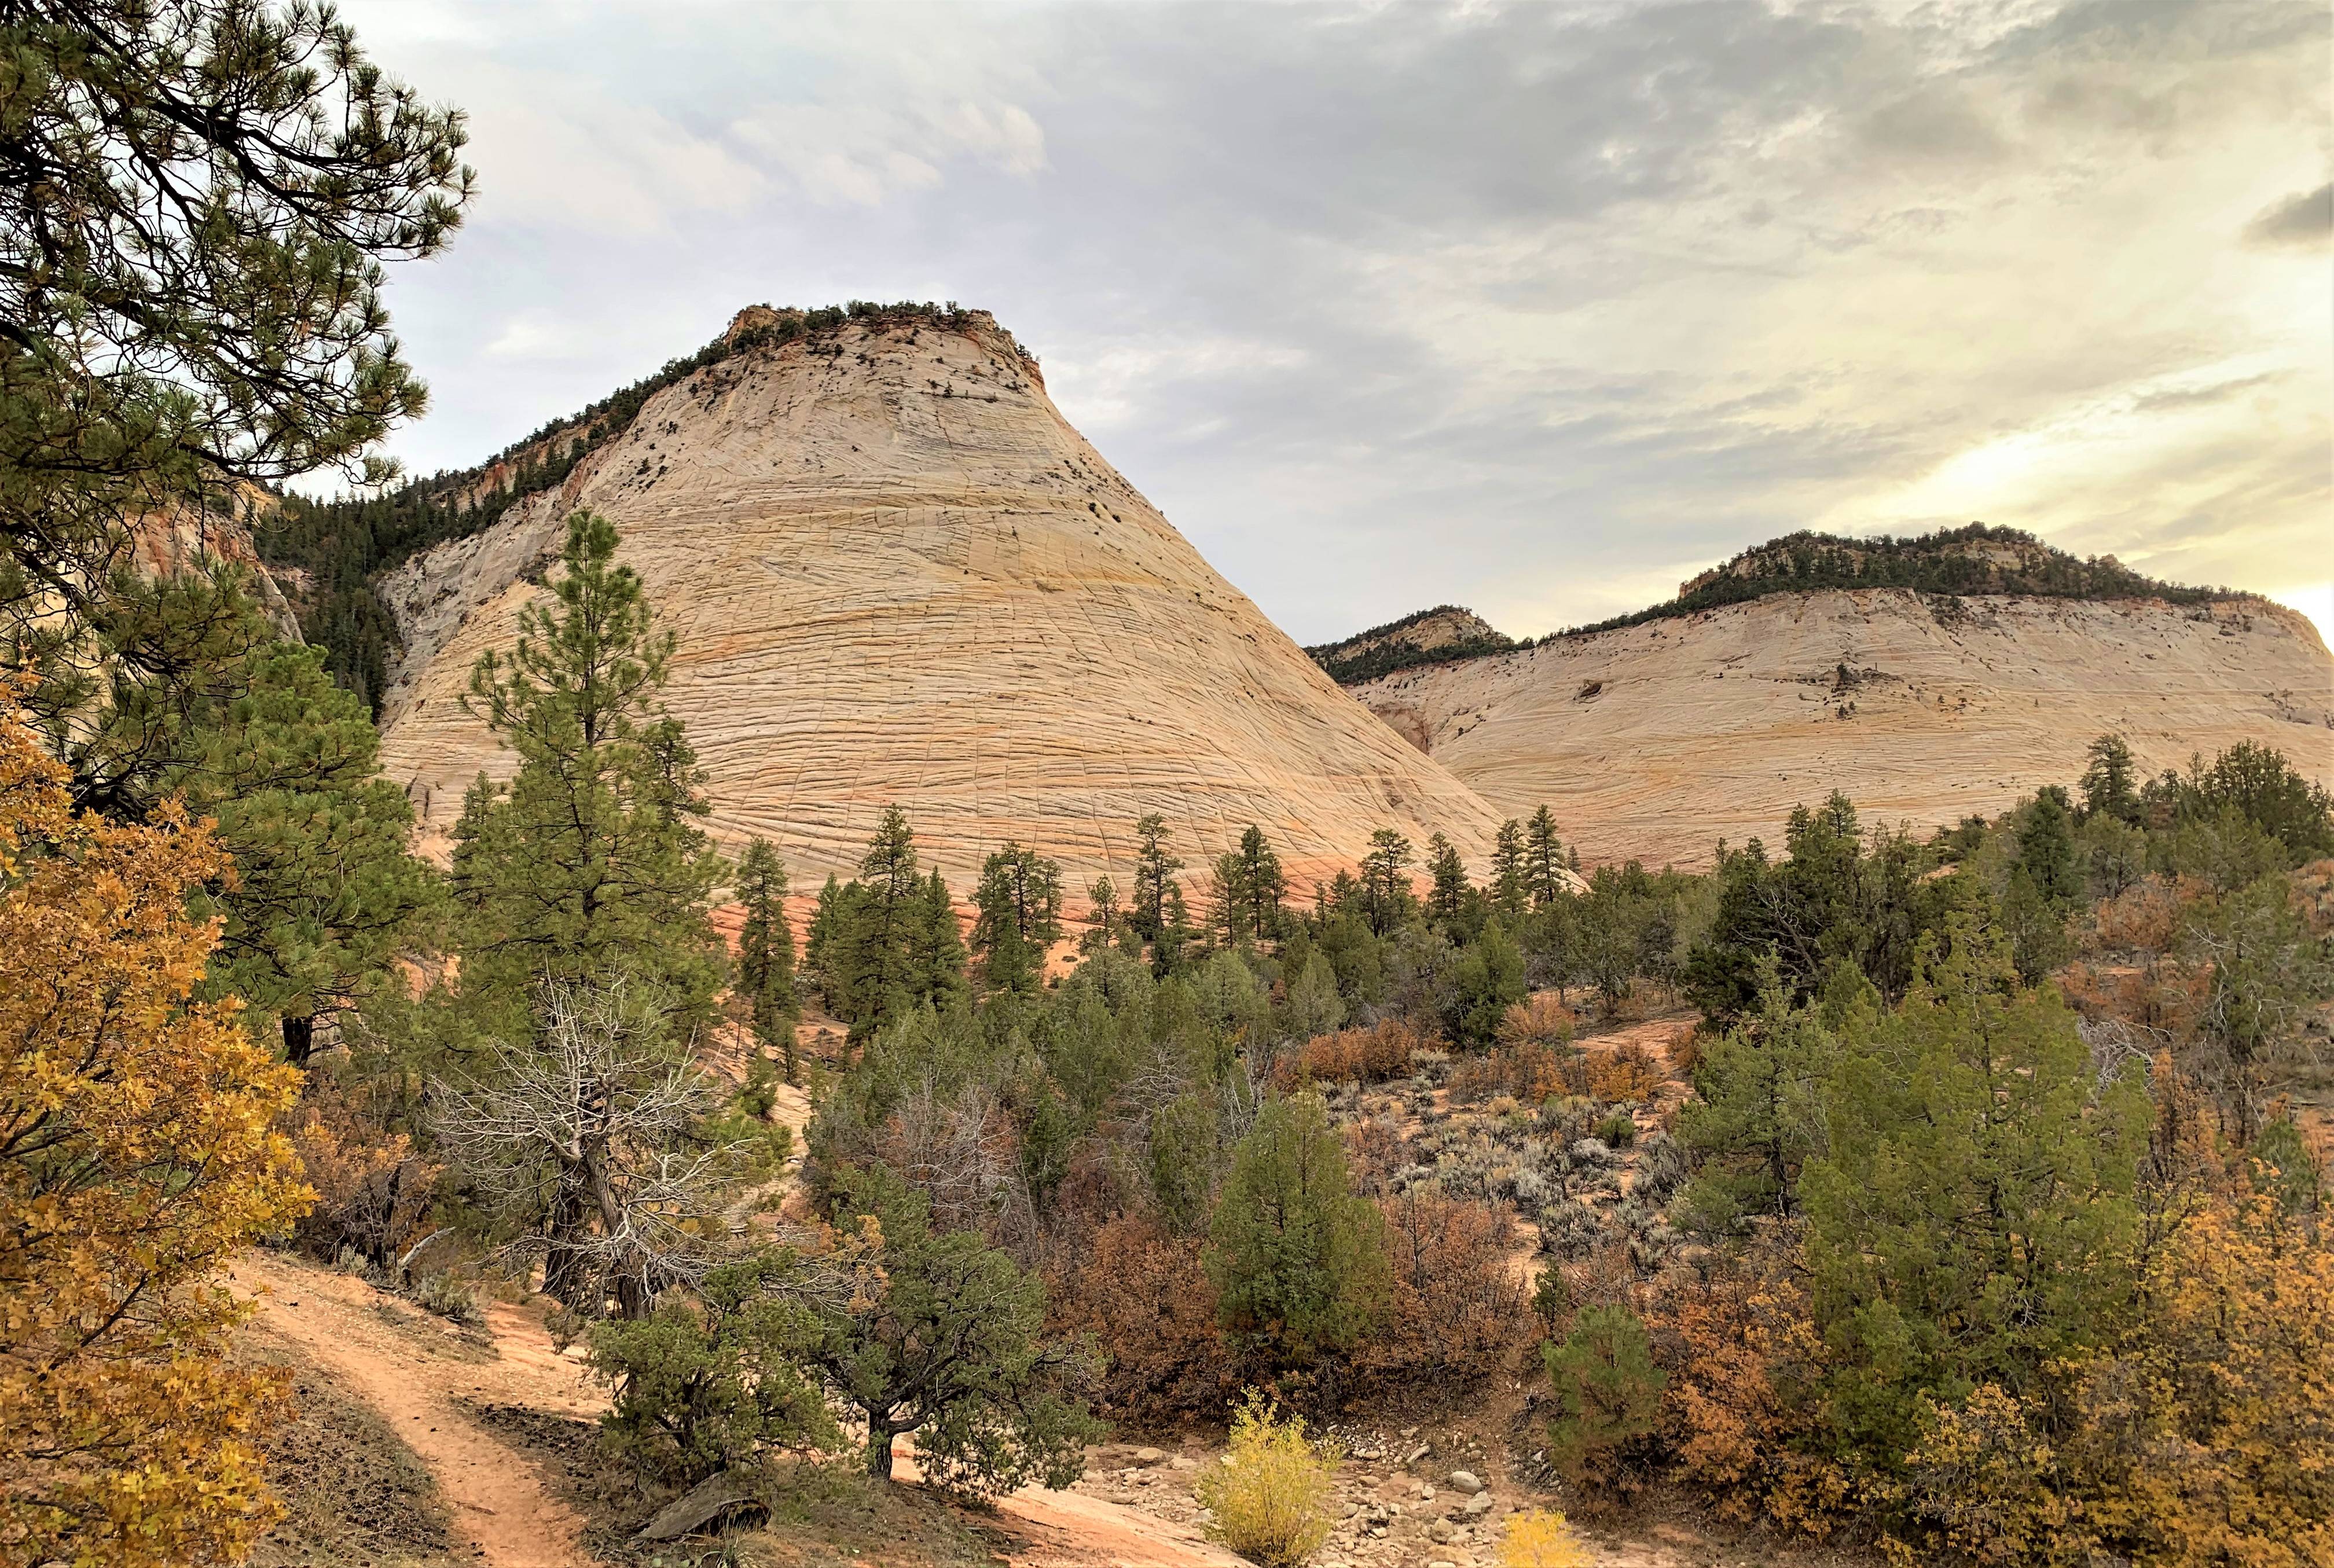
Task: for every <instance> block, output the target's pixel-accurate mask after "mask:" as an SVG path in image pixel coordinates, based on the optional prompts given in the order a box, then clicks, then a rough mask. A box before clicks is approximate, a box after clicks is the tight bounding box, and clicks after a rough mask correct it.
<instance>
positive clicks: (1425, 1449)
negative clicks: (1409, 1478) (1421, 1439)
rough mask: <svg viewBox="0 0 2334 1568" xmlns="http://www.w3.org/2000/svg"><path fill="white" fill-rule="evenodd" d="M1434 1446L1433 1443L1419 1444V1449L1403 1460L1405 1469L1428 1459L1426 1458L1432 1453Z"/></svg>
mask: <svg viewBox="0 0 2334 1568" xmlns="http://www.w3.org/2000/svg"><path fill="white" fill-rule="evenodd" d="M1433 1448H1434V1445H1433V1444H1432V1443H1421V1444H1419V1445H1418V1447H1416V1448H1413V1449H1412V1450H1411V1451H1410V1456H1409V1457H1407V1458H1405V1459H1403V1462H1402V1463H1403V1468H1404V1469H1408V1468H1409V1467H1411V1466H1413V1465H1415V1464H1417V1463H1418V1462H1419V1461H1420V1460H1421V1459H1423V1458H1424V1457H1426V1456H1427V1455H1428V1454H1429V1453H1430V1452H1431V1451H1432V1449H1433Z"/></svg>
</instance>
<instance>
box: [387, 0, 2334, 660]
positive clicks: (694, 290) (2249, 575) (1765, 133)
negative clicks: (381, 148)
mask: <svg viewBox="0 0 2334 1568" xmlns="http://www.w3.org/2000/svg"><path fill="white" fill-rule="evenodd" d="M342 14H343V15H344V16H345V17H346V19H347V20H349V21H350V22H351V23H352V24H354V26H355V27H356V29H357V33H358V36H359V38H360V41H361V42H362V43H363V44H364V46H365V47H366V48H367V49H368V50H369V51H370V53H371V54H372V56H373V57H374V58H375V59H376V60H377V61H379V62H380V63H381V64H382V65H384V66H385V67H386V68H387V69H389V70H390V71H391V72H393V73H395V74H397V75H399V76H401V77H403V78H404V79H405V80H406V81H408V82H410V83H411V84H412V85H413V86H414V87H416V88H417V89H419V90H420V92H421V93H422V94H423V95H424V96H425V97H428V98H429V99H432V100H434V101H440V102H452V103H455V104H458V105H460V106H462V107H463V108H464V109H465V110H466V111H468V116H469V123H470V130H471V134H472V140H471V145H470V147H469V149H468V159H469V161H470V162H471V164H472V165H473V166H474V167H475V168H476V169H477V180H478V194H477V198H476V200H475V202H474V204H473V205H472V207H470V208H469V211H468V220H467V222H466V224H465V226H464V227H463V229H462V231H461V233H460V234H459V235H458V236H457V238H456V240H455V243H454V244H453V245H452V246H451V247H450V248H449V249H448V250H447V251H446V252H445V253H444V254H442V255H439V256H438V257H435V258H432V259H431V260H429V261H427V262H421V263H414V264H409V265H401V266H398V267H395V268H393V269H392V271H391V284H390V288H389V304H390V308H391V313H392V314H393V316H394V318H395V322H396V325H397V329H398V331H399V333H400V336H401V338H402V340H403V341H404V343H405V345H406V350H407V353H408V357H409V358H410V360H411V361H413V363H414V364H415V365H416V367H417V368H418V369H419V370H420V372H421V373H422V375H423V376H424V377H425V379H427V380H429V383H430V386H431V390H432V407H431V411H430V413H429V415H428V417H427V418H424V419H422V420H421V421H420V422H418V423H416V424H414V425H412V426H410V427H409V428H405V429H404V430H402V431H400V433H399V435H398V436H397V438H395V439H394V440H393V442H392V444H391V451H392V452H393V453H394V454H395V455H397V456H399V457H402V458H403V459H404V461H405V463H406V465H407V467H408V469H409V471H411V472H415V473H429V472H431V471H434V470H436V469H439V468H450V467H465V466H467V465H468V464H470V463H473V462H475V461H477V459H479V458H480V457H484V456H486V455H487V453H489V452H491V451H493V450H495V449H497V448H498V447H502V446H504V445H506V443H508V442H509V441H511V440H513V439H516V438H518V437H520V436H523V435H525V434H526V433H527V432H529V431H531V430H533V429H535V428H536V427H538V426H540V425H542V424H544V423H545V422H546V421H547V420H549V419H551V418H555V417H556V416H558V415H561V414H564V413H566V412H568V411H571V410H573V409H576V408H579V407H581V406H583V405H584V404H586V403H588V402H591V401H593V399H597V398H599V397H601V396H603V394H605V393H606V392H608V391H610V390H612V389H614V388H615V387H617V386H619V385H621V384H622V383H624V382H628V381H631V380H635V379H637V378H638V377H640V376H641V375H643V374H646V373H648V372H649V371H651V370H654V369H655V368H656V367H657V366H658V365H660V364H661V363H662V362H663V361H665V360H667V359H670V358H672V357H675V356H678V355H680V354H685V353H688V352H690V351H694V350H695V349H696V348H698V347H699V345H701V344H703V343H704V342H706V341H709V340H710V339H712V338H713V337H715V336H716V335H718V334H719V332H720V331H721V330H722V328H723V327H724V325H725V324H726V323H727V322H728V319H729V317H730V315H731V314H732V313H734V312H735V311H736V310H737V309H738V307H740V306H743V305H746V304H748V303H774V304H781V305H784V304H796V305H804V306H809V305H817V304H825V303H838V302H841V301H844V300H848V299H854V298H862V299H879V300H893V299H929V300H935V301H947V300H954V301H958V302H960V303H963V304H965V305H968V306H977V307H979V308H982V309H986V310H989V311H992V312H994V313H996V315H997V317H998V321H999V322H1002V323H1003V324H1004V325H1005V326H1006V327H1008V329H1010V330H1011V331H1012V332H1014V334H1015V335H1016V336H1017V337H1018V338H1019V339H1020V341H1022V342H1023V343H1025V344H1027V346H1028V347H1029V348H1030V349H1031V350H1033V351H1035V352H1036V353H1037V356H1038V358H1039V360H1040V361H1041V362H1042V363H1043V366H1044V369H1045V374H1046V386H1047V389H1048V390H1049V391H1050V392H1051V393H1052V395H1053V398H1054V399H1055V401H1056V404H1057V405H1058V406H1059V407H1060V408H1061V409H1062V411H1063V413H1064V414H1065V415H1066V417H1067V418H1069V419H1070V421H1071V422H1072V423H1073V424H1075V426H1077V427H1078V428H1079V429H1080V430H1081V431H1083V432H1084V433H1085V435H1086V437H1087V438H1089V439H1091V440H1092V441H1093V442H1094V443H1095V446H1096V447H1099V448H1100V449H1101V450H1102V452H1103V454H1104V457H1107V458H1108V459H1109V460H1110V461H1111V462H1112V463H1113V464H1114V465H1115V466H1116V467H1118V468H1119V470H1120V471H1121V472H1123V473H1124V474H1125V475H1126V476H1127V477H1128V479H1129V480H1130V481H1131V482H1133V484H1134V485H1135V486H1136V487H1137V488H1139V489H1141V490H1142V491H1143V493H1144V494H1145V495H1148V496H1149V497H1150V498H1151V500H1152V501H1153V503H1154V504H1156V505H1158V506H1159V507H1160V508H1161V509H1162V511H1164V512H1165V513H1166V515H1167V516H1168V517H1169V519H1170V520H1171V521H1172V522H1173V523H1174V524H1176V525H1177V527H1178V528H1180V529H1181V531H1182V533H1183V534H1184V535H1185V536H1186V537H1188V538H1189V539H1191V541H1192V543H1193V544H1196V545H1197V546H1198V547H1199V548H1200V550H1201V553H1204V554H1205V555H1206V556H1207V557H1208V558H1209V560H1210V562H1211V563H1213V564H1214V565H1215V566H1216V567H1217V569H1218V570H1219V571H1220V572H1223V573H1224V575H1225V576H1227V577H1229V578H1230V580H1231V581H1232V582H1234V583H1235V584H1237V585H1238V586H1239V588H1241V589H1242V590H1243V591H1245V592H1247V593H1248V594H1249V596H1250V597H1251V598H1252V599H1254V600H1256V601H1257V602H1258V603H1259V604H1260V605H1261V606H1262V607H1263V609H1264V610H1265V611H1266V612H1267V613H1268V614H1270V615H1271V616H1272V617H1273V618H1274V619H1275V620H1278V622H1279V623H1280V624H1281V626H1282V627H1284V628H1285V629H1286V630H1288V631H1289V632H1290V633H1291V634H1292V635H1293V636H1295V637H1296V638H1297V640H1299V641H1300V642H1316V641H1323V640H1329V639H1331V638H1334V637H1336V636H1339V635H1342V634H1345V633H1347V632H1351V631H1355V630H1360V629H1362V628H1364V627H1366V626H1371V625H1375V624H1378V623H1380V622H1383V621H1385V620H1392V619H1394V618H1395V617H1397V616H1400V615H1403V614H1404V613H1407V612H1408V611H1413V610H1416V609H1422V608H1424V607H1426V606H1428V605H1432V604H1437V603H1443V602H1455V603H1461V604H1465V605H1468V606H1471V608H1473V609H1475V610H1476V611H1479V612H1480V613H1482V614H1483V615H1485V616H1486V617H1487V618H1489V619H1490V620H1491V622H1492V623H1493V624H1494V625H1496V626H1498V627H1500V629H1501V630H1505V631H1507V632H1509V633H1510V634H1513V635H1518V636H1528V635H1537V634H1538V633H1541V632H1545V631H1549V630H1556V629H1558V628H1559V627H1563V626H1567V625H1575V624H1580V623H1584V622H1587V621H1590V620H1598V619H1601V618H1603V617H1606V616H1608V615H1612V614H1615V613H1618V612H1621V611H1628V610H1634V609H1636V608H1639V607H1641V606H1643V605H1644V604H1647V603H1651V602H1654V601H1658V600H1662V599H1665V598H1667V597H1669V596H1670V595H1671V594H1672V593H1673V592H1675V590H1676V586H1677V584H1678V583H1679V582H1681V581H1682V580H1683V579H1684V578H1685V577H1687V576H1690V575H1691V574H1693V572H1697V571H1699V570H1701V569H1702V568H1703V567H1705V566H1708V565H1711V564H1713V563H1716V562H1718V561H1721V560H1722V559H1724V558H1726V557H1727V556H1729V555H1731V554H1733V553H1735V552H1736V551H1738V550H1741V549H1742V548H1744V547H1746V546H1748V545H1751V544H1757V543H1760V542H1761V541H1763V540H1766V539H1768V538H1770V537H1773V536H1774V535H1776V534H1784V533H1788V532H1790V531H1792V530H1794V529H1798V528H1803V527H1804V528H1817V529H1824V530H1828V531H1831V532H1836V533H1847V534H1870V533H1880V532H1890V533H1897V534H1904V533H1908V532H1919V531H1923V530H1925V529H1928V528H1931V527H1935V526H1941V525H1953V524H1960V523H1964V522H1968V521H1971V520H1973V519H1976V520H1982V521H1985V522H1988V523H1993V524H2010V525H2013V526H2016V527H2020V528H2025V529H2028V530H2030V531H2032V532H2034V533H2036V534H2040V535H2041V536H2042V537H2044V538H2046V539H2048V540H2049V541H2050V542H2051V543H2053V544H2058V545H2060V546H2061V547H2063V548H2066V549H2068V550H2071V551H2074V552H2076V553H2078V554H2086V555H2088V554H2110V553H2111V554H2113V555H2115V556H2116V557H2117V559H2119V560H2121V561H2122V562H2124V563H2126V564H2127V565H2131V566H2135V567H2137V568H2139V569H2141V570H2143V571H2146V572H2151V573H2154V574H2156V575H2158V576H2163V577H2167V578H2171V579H2174V580H2175V581H2179V582H2195V583H2207V584H2217V583H2225V584H2228V585H2231V586H2233V587H2240V588H2246V589H2252V590H2254V591H2257V592H2265V593H2270V594H2272V595H2274V596H2276V597H2278V598H2281V599H2282V600H2284V601H2287V602H2290V603H2293V604H2295V605H2296V606H2297V607H2299V608H2302V609H2303V610H2305V611H2307V612H2310V613H2311V614H2312V615H2313V617H2314V618H2315V619H2316V620H2318V622H2319V624H2320V628H2321V630H2324V631H2325V632H2326V633H2327V634H2328V636H2329V641H2334V271H2329V261H2334V254H2329V232H2330V231H2334V187H2329V178H2334V86H2329V50H2334V17H2329V8H2328V6H2327V5H2325V4H2324V0H2297V3H2293V4H2287V3H2284V0H2258V3H2254V0H2164V3H2160V4H2159V3H2156V0H2106V3H2103V4H2062V3H2059V0H1934V3H1911V0H1875V3H1872V4H1863V5H1847V4H1835V3H1826V0H1810V3H1780V0H1684V3H1680V4H1651V3H1648V4H1629V3H1618V0H1610V3H1596V4H1579V5H1554V4H1539V5H1484V4H1466V5H1448V6H1445V5H1269V4H1263V3H1249V4H1241V5H1197V4H1184V5H1115V4H1114V5H1102V4H1086V5H1033V6H1021V5H1012V6H990V5H946V6H941V7H936V8H925V7H918V6H911V5H855V6H849V7H843V8H826V7H820V6H788V5H772V4H740V5H732V4H715V3H712V0H657V3H656V4H640V5H635V4H628V3H623V0H595V3H593V4H590V5H580V4H559V5H551V4H530V3H525V0H466V3H460V4H454V3H447V0H343V4H342Z"/></svg>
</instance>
